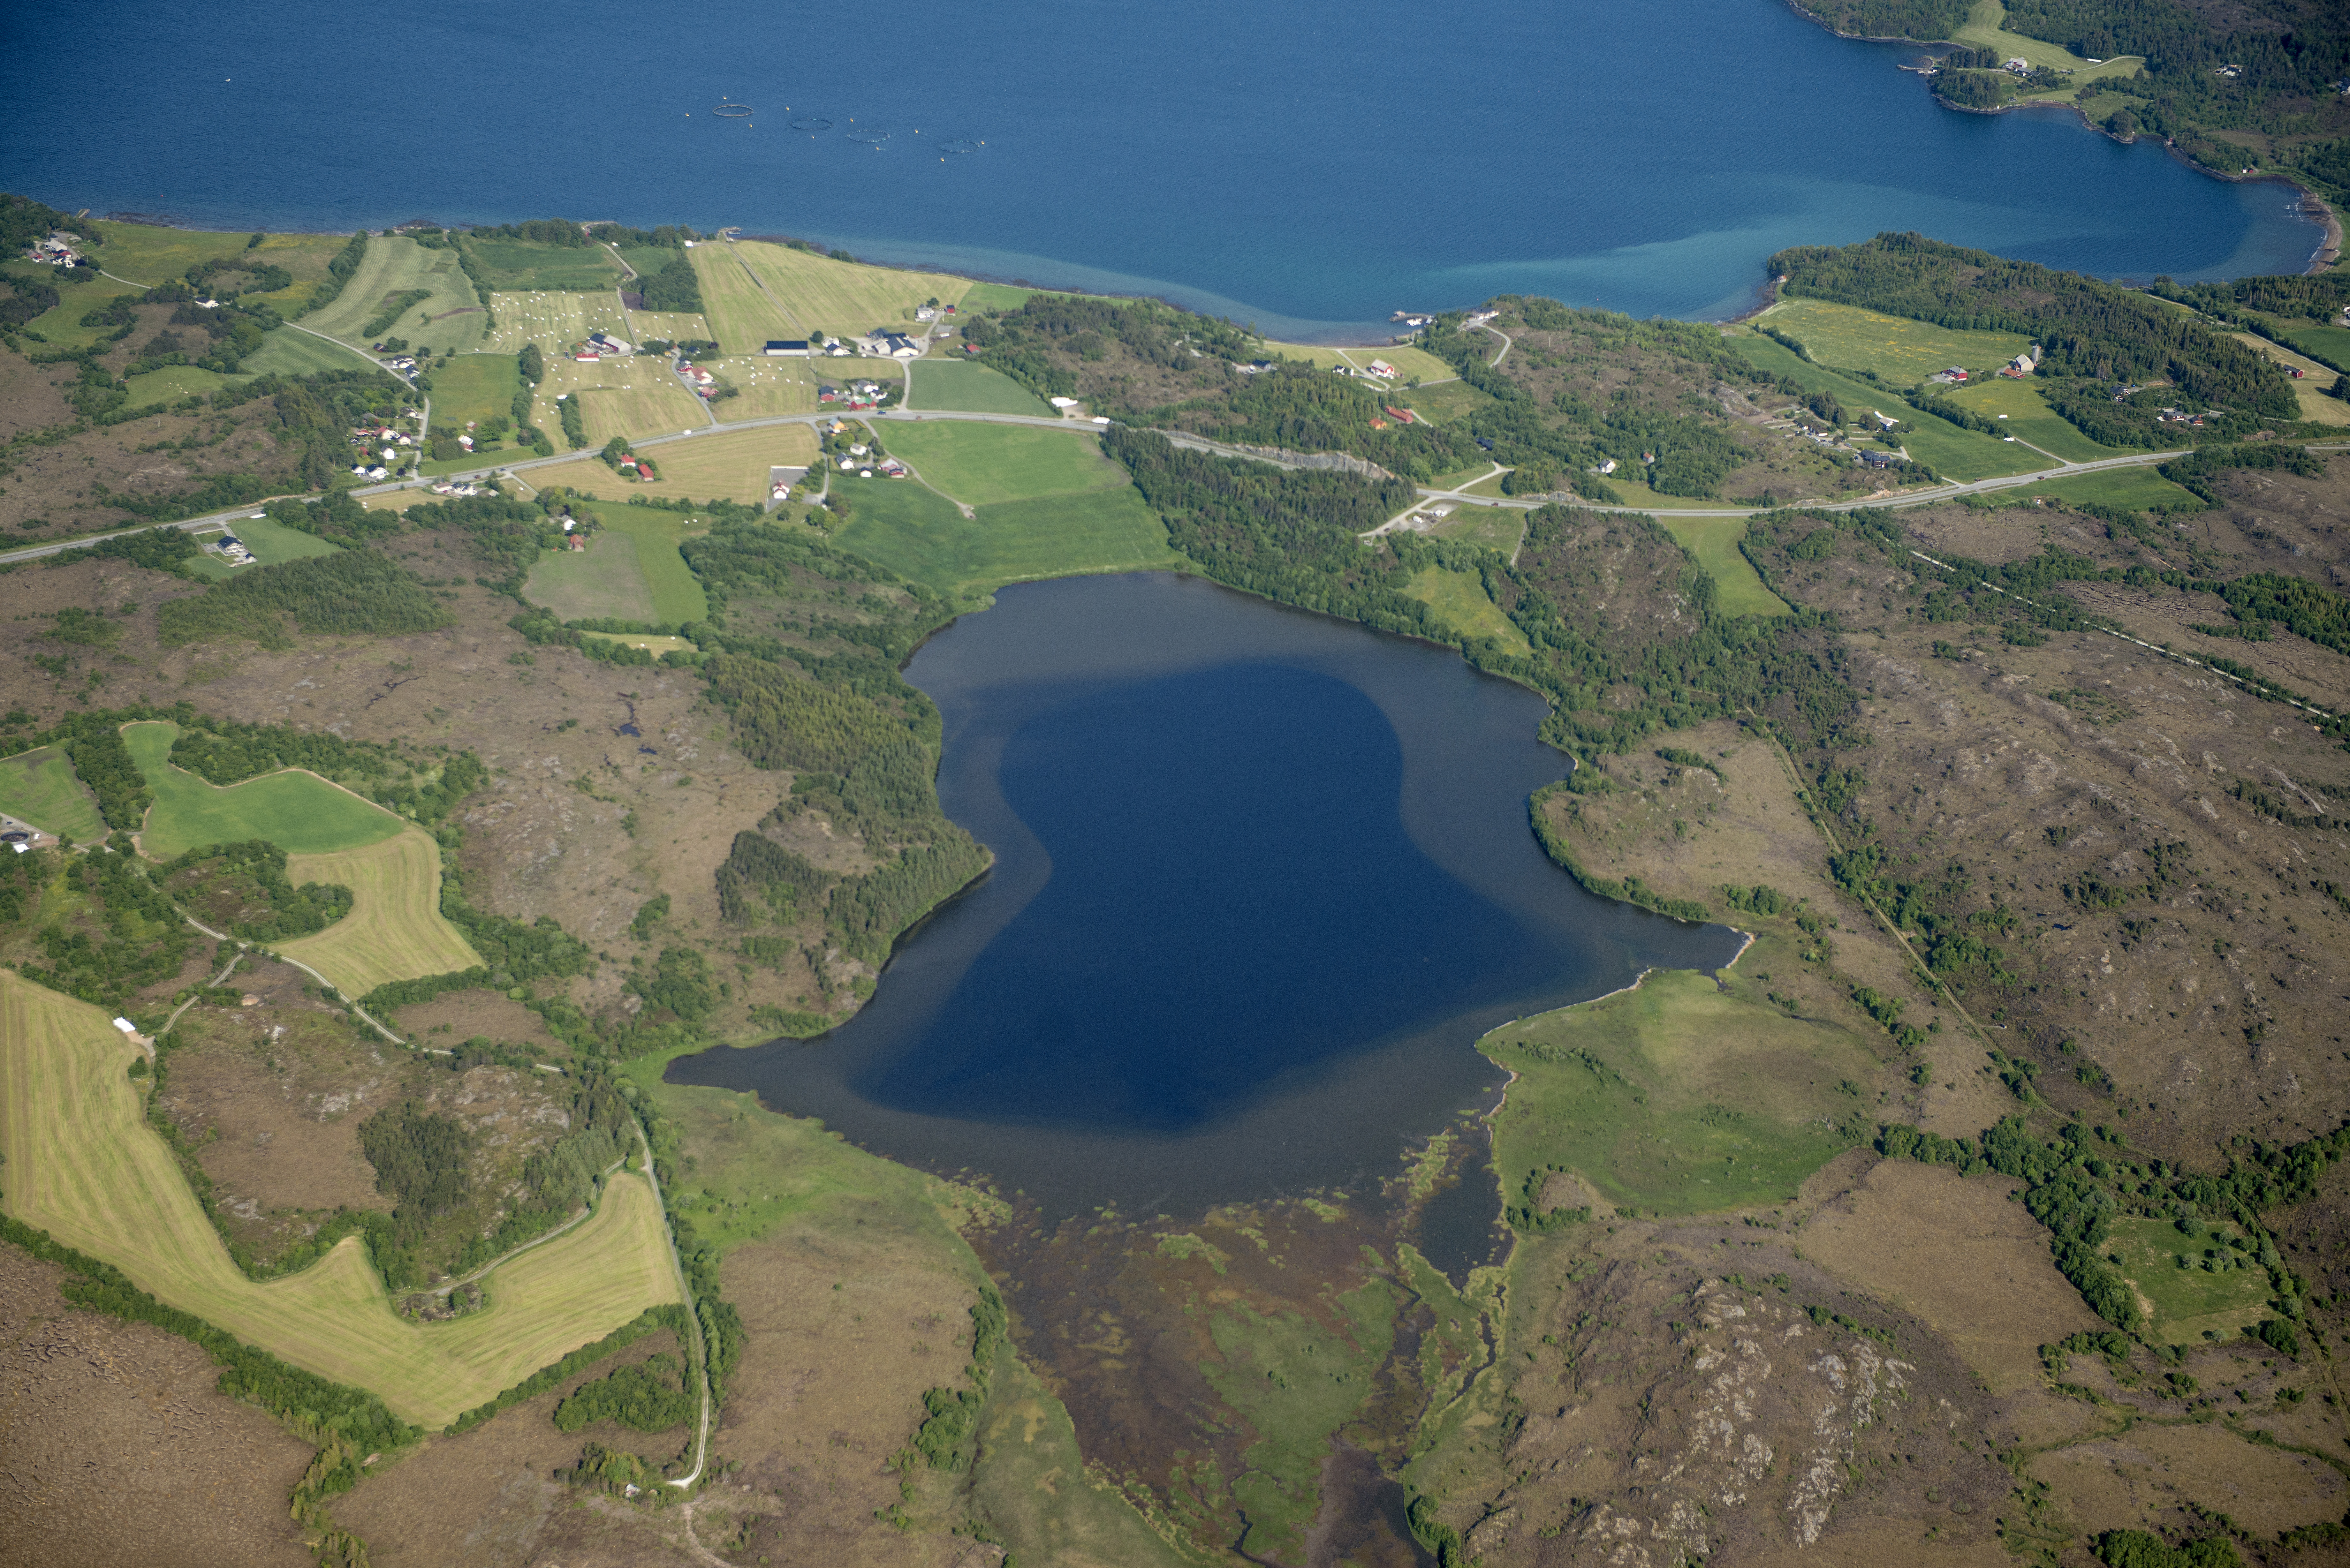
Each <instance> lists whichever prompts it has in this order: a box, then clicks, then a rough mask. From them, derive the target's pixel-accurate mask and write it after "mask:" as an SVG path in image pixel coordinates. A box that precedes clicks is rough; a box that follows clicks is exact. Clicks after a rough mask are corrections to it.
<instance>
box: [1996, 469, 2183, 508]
mask: <svg viewBox="0 0 2350 1568" xmlns="http://www.w3.org/2000/svg"><path fill="white" fill-rule="evenodd" d="M1996 494H1997V496H1998V498H1999V499H2000V500H2002V501H2005V500H2008V499H2010V498H2012V499H2013V500H2015V501H2016V502H2018V503H2021V502H2022V501H2023V500H2025V499H2026V498H2027V497H2030V496H2034V495H2045V496H2047V497H2049V498H2050V499H2052V500H2055V501H2063V502H2068V503H2071V504H2075V505H2077V504H2081V503H2083V502H2091V503H2096V504H2103V505H2106V506H2126V507H2128V508H2130V509H2131V510H2133V511H2143V510H2145V509H2146V508H2147V507H2149V506H2177V507H2183V508H2185V509H2187V510H2189V511H2199V510H2201V508H2202V505H2203V503H2202V500H2201V499H2200V498H2199V497H2198V496H2197V495H2196V494H2195V493H2194V492H2192V491H2190V490H2187V489H2185V488H2183V487H2181V486H2179V485H2176V484H2173V483H2170V481H2168V480H2167V479H2165V478H2163V477H2162V475H2160V474H2159V473H2157V472H2155V471H2154V467H2153V465H2152V464H2148V465H2147V466H2146V467H2143V468H2108V469H2106V470H2103V471H2101V472H2096V473H2076V474H2073V475H2071V476H2069V477H2067V478H2064V479H2052V480H2049V481H2048V482H2047V483H2044V484H2024V485H2018V486H2017V487H2016V488H2015V489H2013V490H2002V491H1999V492H1997V493H1996Z"/></svg>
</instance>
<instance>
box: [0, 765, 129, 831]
mask: <svg viewBox="0 0 2350 1568" xmlns="http://www.w3.org/2000/svg"><path fill="white" fill-rule="evenodd" d="M0 812H5V813H7V814H8V815H10V816H13V817H15V818H16V820H17V821H19V822H29V823H31V824H32V825H33V826H35V827H37V828H39V829H41V830H42V831H43V832H45V833H56V834H62V835H63V836H66V837H68V838H72V839H76V840H78V841H80V842H83V843H90V842H94V841H96V840H98V839H100V838H103V837H105V836H106V824H105V822H104V821H103V820H102V819H101V818H100V817H99V815H98V803H97V802H96V801H94V800H92V799H91V798H90V794H89V792H88V790H86V789H84V788H83V787H82V784H81V779H80V778H79V776H78V775H77V774H75V773H74V768H73V763H72V762H71V760H70V759H68V757H67V756H66V754H65V753H64V751H62V750H61V749H59V748H58V747H56V746H43V747H41V748H40V749H39V750H38V751H32V752H21V753H17V754H16V756H13V757H10V758H9V759H8V760H7V761H6V762H0Z"/></svg>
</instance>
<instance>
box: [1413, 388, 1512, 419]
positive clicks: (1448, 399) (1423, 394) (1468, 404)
mask: <svg viewBox="0 0 2350 1568" xmlns="http://www.w3.org/2000/svg"><path fill="white" fill-rule="evenodd" d="M1490 402H1492V397H1491V396H1490V395H1489V394H1487V393H1484V392H1481V391H1479V390H1478V389H1476V388H1474V387H1472V386H1471V385H1470V384H1469V383H1468V382H1466V381H1444V382H1440V383H1439V384H1438V385H1436V386H1433V387H1421V388H1420V389H1418V390H1417V391H1412V392H1408V393H1406V394H1404V400H1403V402H1402V404H1401V406H1402V407H1404V408H1408V409H1409V410H1411V411H1412V412H1413V413H1415V414H1418V415H1419V417H1420V418H1421V419H1424V420H1426V421H1428V422H1429V423H1430V424H1434V425H1440V424H1443V423H1445V422H1446V421H1450V420H1457V419H1459V418H1460V417H1461V415H1463V414H1468V413H1474V412H1475V411H1476V410H1479V409H1481V408H1483V407H1484V406H1485V405H1486V404H1487V403H1490Z"/></svg>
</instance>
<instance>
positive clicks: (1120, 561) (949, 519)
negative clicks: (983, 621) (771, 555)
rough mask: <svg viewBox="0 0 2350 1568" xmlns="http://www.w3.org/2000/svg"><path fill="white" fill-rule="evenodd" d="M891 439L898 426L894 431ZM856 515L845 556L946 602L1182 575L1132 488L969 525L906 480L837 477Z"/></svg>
mask: <svg viewBox="0 0 2350 1568" xmlns="http://www.w3.org/2000/svg"><path fill="white" fill-rule="evenodd" d="M890 428H891V431H892V433H893V434H894V433H895V432H896V431H897V430H898V428H899V427H896V426H892V427H890ZM833 483H834V485H835V487H836V488H837V489H838V490H840V491H842V492H843V493H846V494H847V497H848V498H849V500H850V503H851V504H852V505H853V506H854V507H855V509H856V510H855V512H854V514H853V515H852V517H851V520H850V522H849V524H848V526H847V528H845V529H843V530H842V531H841V534H840V545H841V548H843V549H845V550H847V551H849V552H851V553H852V554H855V555H858V556H864V557H865V558H866V559H867V560H868V561H872V562H874V563H875V564H877V565H879V566H886V567H888V568H889V570H890V571H893V572H895V573H897V574H898V575H899V576H903V577H910V578H912V579H913V580H914V581H916V582H920V583H927V584H929V585H930V586H931V587H934V588H937V589H938V590H939V591H941V593H946V594H977V593H984V592H987V591H988V590H990V589H993V588H996V587H1002V586H1003V584H1005V583H1022V582H1033V581H1036V580H1038V579H1040V578H1045V577H1073V576H1084V575H1087V574H1089V573H1096V572H1147V571H1155V570H1159V569H1160V568H1167V567H1180V566H1181V565H1182V564H1183V557H1181V556H1178V555H1177V554H1176V553H1175V552H1174V551H1173V549H1171V548H1170V546H1169V545H1168V543H1167V525H1166V524H1164V523H1161V522H1160V521H1159V514H1157V513H1155V512H1153V511H1151V510H1150V508H1149V507H1148V506H1145V505H1144V504H1142V498H1141V497H1140V496H1139V495H1137V494H1136V493H1135V492H1134V489H1133V487H1132V486H1131V485H1128V486H1126V487H1124V488H1120V489H1117V490H1097V491H1086V492H1080V493H1076V494H1074V495H1046V496H1040V497H1038V498H1036V499H1035V500H1032V501H1011V502H1003V503H1000V504H995V505H991V506H981V507H978V508H976V512H977V515H975V516H972V517H965V516H964V515H963V514H962V513H961V512H959V511H957V510H956V509H955V506H954V504H953V503H952V502H950V501H948V500H947V499H946V498H945V497H943V496H941V495H940V494H938V493H935V492H933V491H931V490H926V489H924V488H923V487H922V486H920V485H919V484H915V483H910V482H908V481H905V480H889V479H857V478H855V477H854V476H844V475H842V474H840V473H837V472H836V473H835V474H834V475H833Z"/></svg>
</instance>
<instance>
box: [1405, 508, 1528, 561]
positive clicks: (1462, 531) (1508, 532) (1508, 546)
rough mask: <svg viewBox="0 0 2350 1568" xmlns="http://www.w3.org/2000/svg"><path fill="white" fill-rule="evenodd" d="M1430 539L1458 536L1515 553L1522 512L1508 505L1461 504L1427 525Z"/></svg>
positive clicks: (1520, 534)
mask: <svg viewBox="0 0 2350 1568" xmlns="http://www.w3.org/2000/svg"><path fill="white" fill-rule="evenodd" d="M1428 533H1429V536H1430V538H1433V539H1459V540H1463V541H1465V542H1467V543H1469V544H1471V545H1483V546H1484V547H1485V548H1486V549H1488V550H1492V551H1494V552H1496V553H1498V554H1500V555H1503V556H1516V555H1517V553H1518V545H1520V544H1522V543H1523V542H1524V540H1525V536H1526V514H1524V513H1523V512H1520V511H1518V510H1517V509H1516V508H1515V507H1511V506H1463V507H1461V508H1459V509H1458V510H1457V511H1455V512H1454V513H1453V514H1452V515H1451V516H1450V517H1447V518H1445V519H1444V520H1443V521H1442V522H1440V523H1439V524H1436V526H1435V527H1433V528H1430V530H1429V531H1428Z"/></svg>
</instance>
